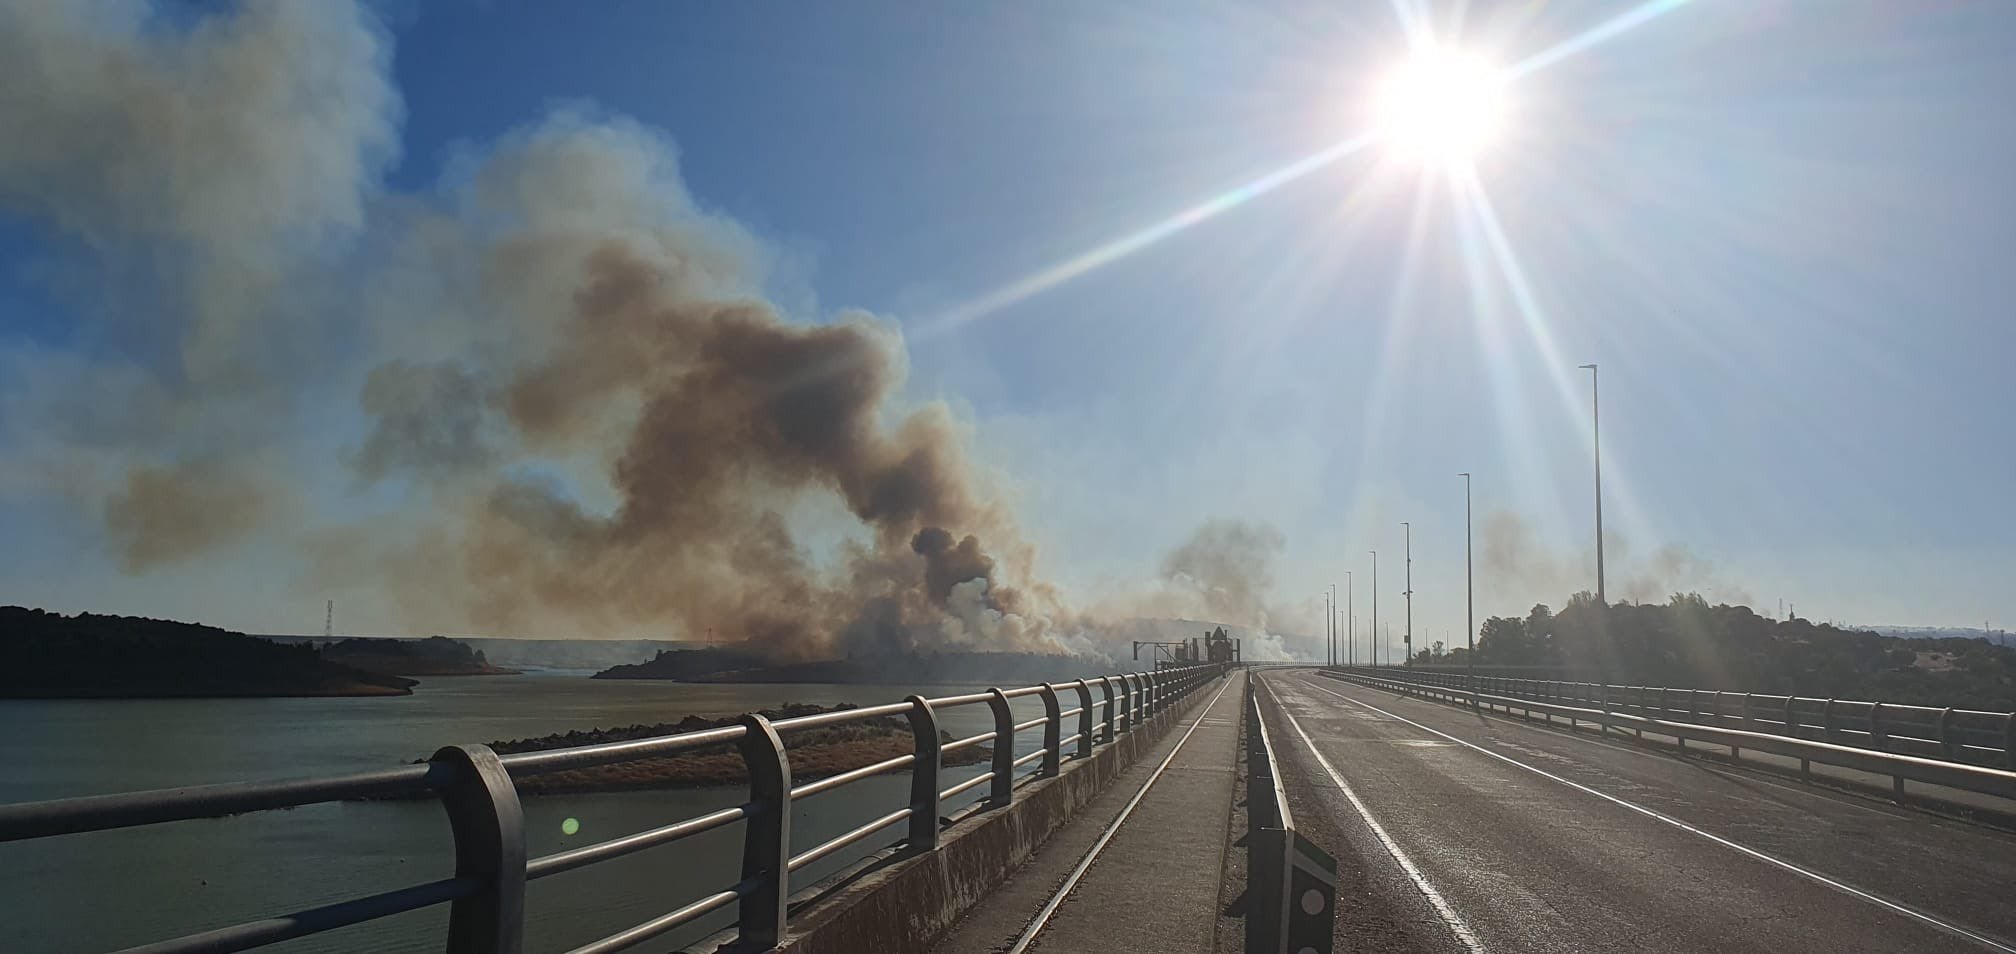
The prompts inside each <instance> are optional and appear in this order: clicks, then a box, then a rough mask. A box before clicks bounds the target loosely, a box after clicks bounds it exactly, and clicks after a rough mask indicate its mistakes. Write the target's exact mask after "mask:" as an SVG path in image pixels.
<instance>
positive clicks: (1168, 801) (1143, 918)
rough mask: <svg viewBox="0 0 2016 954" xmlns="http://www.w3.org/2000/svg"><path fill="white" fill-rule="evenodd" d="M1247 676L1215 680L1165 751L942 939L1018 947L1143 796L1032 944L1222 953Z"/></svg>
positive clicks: (958, 946)
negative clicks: (1224, 881)
mask: <svg viewBox="0 0 2016 954" xmlns="http://www.w3.org/2000/svg"><path fill="white" fill-rule="evenodd" d="M1246 678H1247V676H1246V673H1245V672H1243V671H1235V672H1234V673H1232V674H1231V675H1230V676H1229V677H1227V680H1226V682H1225V683H1221V684H1219V685H1218V686H1209V687H1206V688H1205V690H1204V691H1203V694H1202V697H1203V699H1205V700H1206V702H1205V704H1202V705H1199V706H1198V707H1197V708H1195V709H1192V710H1190V711H1189V712H1187V713H1185V715H1184V717H1183V719H1182V720H1181V722H1179V723H1178V724H1177V725H1176V726H1175V727H1173V728H1172V729H1171V730H1170V732H1169V734H1168V735H1167V736H1166V737H1165V738H1163V739H1162V741H1161V742H1160V743H1159V744H1158V745H1156V747H1155V748H1154V750H1152V751H1151V752H1149V753H1148V754H1147V756H1146V757H1144V758H1142V759H1141V760H1140V761H1138V762H1136V763H1135V764H1133V765H1131V766H1129V767H1128V768H1127V770H1126V771H1125V772H1122V773H1121V774H1120V776H1119V777H1118V778H1116V779H1115V780H1114V783H1113V784H1112V785H1111V786H1110V787H1108V788H1107V790H1106V791H1105V792H1103V793H1101V794H1100V795H1099V797H1098V798H1095V799H1093V800H1092V802H1091V803H1089V804H1088V805H1087V806H1086V807H1085V809H1084V810H1083V811H1081V812H1079V814H1078V815H1077V817H1075V818H1073V819H1072V820H1071V822H1070V823H1068V824H1066V825H1065V826H1064V827H1063V828H1062V829H1060V830H1059V831H1058V832H1057V833H1056V834H1055V835H1052V836H1051V838H1050V840H1049V841H1047V842H1045V843H1044V845H1043V847H1042V848H1041V849H1039V850H1038V851H1037V853H1036V854H1035V855H1034V856H1033V857H1032V858H1031V859H1030V860H1029V861H1028V862H1026V863H1024V864H1023V865H1022V867H1021V868H1019V869H1017V870H1016V871H1015V873H1014V874H1013V875H1012V876H1010V877H1009V879H1008V880H1007V881H1006V882H1005V883H1003V884H1002V885H1001V887H1000V888H998V889H997V890H996V891H994V892H993V893H992V894H991V895H990V896H989V897H988V898H987V900H985V901H982V902H981V903H980V904H979V906H977V907H976V908H975V909H974V910H973V911H972V912H971V913H969V914H968V915H967V916H966V917H965V919H963V920H961V921H960V922H959V924H958V925H957V926H955V927H954V928H953V930H952V932H951V933H950V934H949V935H947V936H946V938H945V939H944V940H943V941H942V942H940V943H939V945H938V947H937V948H936V950H937V951H938V952H939V954H993V952H999V951H1005V950H1008V949H1009V948H1010V947H1011V946H1013V945H1014V944H1015V942H1016V939H1017V938H1018V937H1020V936H1021V935H1022V934H1023V932H1024V930H1025V929H1026V928H1027V927H1028V926H1029V924H1030V923H1031V921H1032V920H1033V919H1034V918H1036V917H1037V915H1038V913H1039V912H1040V911H1041V910H1042V909H1043V908H1044V906H1045V905H1046V904H1047V903H1048V902H1049V901H1050V900H1051V898H1052V897H1053V896H1055V895H1056V894H1057V892H1058V889H1059V888H1060V887H1062V886H1063V884H1064V882H1065V880H1066V878H1067V877H1068V876H1069V875H1070V873H1071V872H1072V871H1073V870H1074V869H1076V868H1077V867H1078V865H1079V864H1080V862H1081V861H1083V859H1084V858H1085V855H1086V853H1087V852H1089V851H1091V850H1092V849H1093V846H1094V845H1095V844H1097V843H1098V841H1099V839H1100V837H1101V836H1102V835H1103V834H1104V833H1105V832H1106V830H1107V829H1108V828H1109V827H1110V826H1111V825H1112V823H1113V821H1114V819H1115V818H1116V817H1117V816H1119V815H1120V813H1121V812H1122V811H1123V810H1125V809H1126V807H1127V805H1128V804H1129V803H1130V802H1133V801H1134V799H1135V796H1136V795H1140V796H1141V799H1140V802H1139V804H1138V805H1136V806H1135V808H1134V810H1133V812H1132V813H1131V814H1129V815H1128V817H1127V818H1126V820H1125V821H1124V822H1123V823H1122V824H1121V825H1120V827H1119V828H1118V829H1117V830H1115V831H1114V833H1113V836H1112V838H1111V839H1110V840H1108V841H1107V843H1106V845H1105V847H1104V848H1103V849H1102V850H1101V851H1100V853H1099V855H1098V856H1097V857H1096V858H1095V859H1094V860H1093V862H1092V864H1091V866H1090V867H1089V868H1087V869H1086V871H1085V874H1084V876H1083V877H1082V878H1081V879H1080V881H1079V882H1078V885H1077V887H1076V888H1075V889H1074V890H1072V891H1071V892H1070V894H1069V895H1068V896H1066V898H1065V899H1064V901H1063V902H1062V903H1061V905H1059V906H1058V907H1057V909H1056V911H1055V912H1054V913H1053V914H1052V915H1051V917H1050V918H1049V920H1048V922H1047V924H1046V925H1045V927H1044V928H1043V929H1042V930H1041V931H1040V932H1039V933H1038V934H1037V936H1036V938H1035V941H1034V942H1033V943H1032V944H1031V945H1030V946H1029V948H1028V949H1029V950H1032V951H1036V950H1042V951H1058V952H1065V951H1093V950H1120V951H1126V950H1134V951H1156V952H1175V954H1185V952H1194V954H1209V952H1212V951H1213V950H1215V949H1216V940H1215V937H1216V934H1217V933H1218V930H1219V924H1220V917H1219V911H1218V907H1219V882H1220V880H1221V878H1222V877H1223V874H1224V871H1225V853H1226V850H1227V846H1228V845H1229V844H1230V834H1231V832H1230V826H1231V816H1232V806H1233V799H1234V795H1235V790H1236V788H1237V783H1238V778H1237V776H1238V771H1237V761H1238V752H1239V709H1240V700H1241V699H1242V698H1244V692H1245V681H1246ZM1220 688H1223V689H1224V691H1223V692H1222V693H1221V692H1220V691H1219V689H1220ZM1193 725H1194V726H1195V730H1194V731H1191V727H1192V726H1193ZM1186 732H1187V733H1188V739H1187V741H1185V734H1186ZM1179 745H1180V746H1181V748H1180V750H1179V749H1178V748H1177V747H1178V746H1179ZM1171 751H1175V752H1176V756H1175V758H1174V759H1173V760H1171V761H1169V763H1168V767H1167V768H1166V769H1163V771H1162V773H1161V775H1160V777H1159V778H1156V779H1155V781H1154V784H1153V785H1152V786H1150V787H1149V788H1148V790H1147V792H1146V793H1145V794H1143V793H1142V791H1141V787H1142V785H1143V784H1146V783H1147V782H1148V781H1149V779H1150V778H1151V777H1153V776H1155V772H1156V769H1157V768H1158V767H1161V766H1162V765H1163V762H1164V760H1165V759H1168V758H1169V753H1170V752H1171Z"/></svg>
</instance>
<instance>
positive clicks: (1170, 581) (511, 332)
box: [0, 0, 1282, 658]
mask: <svg viewBox="0 0 2016 954" xmlns="http://www.w3.org/2000/svg"><path fill="white" fill-rule="evenodd" d="M390 55H391V54H390V41H389V37H388V35H387V34H386V32H385V31H384V30H383V28H382V27H381V25H380V24H378V23H377V22H376V20H375V19H374V17H373V15H372V14H371V13H370V11H369V10H368V9H367V8H366V7H364V6H362V5H361V4H356V3H346V2H335V0H331V2H327V3H314V4H305V3H299V4H297V3H280V2H247V3H245V4H243V5H242V6H238V7H233V8H231V9H230V10H229V11H228V12H208V13H203V14H189V13H187V12H186V11H180V12H177V13H174V14H169V13H164V12H163V11H162V8H160V7H157V6H155V5H153V4H150V3H145V2H136V3H121V4H59V3H35V2H25V0H21V2H0V88H6V89H9V90H14V91H16V95H12V96H8V97H4V98H0V213H4V214H6V215H8V216H9V217H11V218H15V219H18V220H20V221H23V222H25V223H27V224H28V225H29V226H30V227H31V228H34V229H37V230H38V234H40V235H41V236H42V237H44V238H45V239H46V242H45V243H44V245H45V247H46V248H47V249H48V250H49V251H48V254H47V261H46V262H45V263H44V265H45V266H46V267H45V269H44V271H45V273H46V275H47V276H48V279H49V281H48V287H49V289H50V293H51V296H52V297H53V298H56V299H59V300H61V301H62V302H63V304H64V305H65V306H66V308H68V309H70V310H72V311H74V313H76V314H77V315H79V316H81V317H80V319H79V320H80V324H79V328H78V335H77V340H79V341H81V342H84V343H85V345H84V346H82V347H80V348H78V349H76V351H75V353H67V352H65V353H51V352H48V351H43V350H37V349H35V348H32V347H21V348H12V349H10V350H8V351H6V352H0V369H4V371H5V372H7V373H6V374H5V375H4V377H5V379H6V380H8V381H10V382H11V383H10V384H9V385H8V387H7V388H6V389H5V390H4V391H0V402H4V403H0V428H4V430H5V432H6V433H7V434H9V435H11V436H12V437H13V446H15V447H17V448H19V449H20V451H21V453H20V454H18V455H17V456H16V457H15V459H14V460H12V461H9V462H6V463H4V464H0V493H7V494H10V495H22V496H27V497H31V498H35V499H50V498H55V499H62V500H66V501H69V502H70V503H71V504H72V505H73V506H75V507H77V508H78V509H80V510H82V511H84V512H86V513H88V514H90V515H91V517H92V518H93V519H95V520H96V522H97V523H98V524H99V525H100V527H101V529H102V532H103V535H104V540H105V545H106V546H107V548H108V550H109V551H110V552H111V553H112V554H113V555H114V557H115V559H116V561H117V562H118V564H119V565H120V566H121V567H123V568H124V569H125V570H126V571H127V572H129V573H142V572H148V571H152V570H155V569H158V568H161V567H164V566H169V565H173V564H176V563H178V562H181V561H189V560H193V559H198V558H205V557H210V556H213V555H215V554H217V553H218V552H219V551H220V550H222V549H224V548H228V547H232V546H237V545H240V544H243V543H246V542H247V541H264V542H268V543H273V544H275V545H277V546H278V547H280V548H282V549H283V550H284V551H285V552H293V553H308V554H311V555H312V563H313V567H312V570H311V571H310V572H311V575H312V580H310V581H304V588H307V589H312V590H314V591H316V592H321V591H324V590H326V589H329V588H332V587H333V588H342V587H349V588H351V589H358V590H364V591H367V592H370V593H373V594H375V595H376V596H377V598H380V599H382V600H384V601H385V602H386V603H387V606H388V609H387V612H388V613H390V614H392V615H393V616H394V617H395V618H397V619H399V620H402V621H404V622H405V624H406V626H407V627H408V628H409V629H410V630H412V631H416V632H424V631H442V630H460V631H470V630H474V631H492V632H497V631H501V632H516V633H579V634H588V635H635V634H639V633H650V634H676V635H683V636H687V637H699V636H701V635H703V634H713V635H716V636H717V637H719V638H722V639H746V640H749V641H752V642H753V643H755V644H756V645H758V646H760V647H763V648H764V649H765V650H766V651H768V652H769V653H771V654H773V655H775V656H778V657H783V658H792V657H796V658H804V657H810V656H818V655H829V654H833V653H836V652H845V653H860V652H878V651H891V650H913V649H941V648H946V649H949V648H986V649H998V650H1035V651H1060V650H1072V649H1081V648H1084V647H1086V646H1088V645H1091V643H1090V642H1088V640H1089V639H1091V638H1092V637H1093V636H1095V635H1096V633H1097V631H1098V629H1099V627H1100V626H1101V625H1102V624H1101V623H1100V622H1098V621H1097V620H1096V619H1094V618H1093V617H1091V616H1088V615H1086V614H1083V613H1079V612H1077V611H1074V610H1072V609H1071V608H1069V607H1068V606H1067V605H1066V601H1065V600H1064V598H1063V597H1062V595H1061V594H1060V593H1059V592H1058V591H1057V590H1056V589H1055V588H1054V587H1052V586H1050V585H1049V584H1047V583H1046V582H1045V581H1044V580H1043V578H1042V577H1041V576H1040V575H1039V574H1038V573H1037V570H1036V566H1035V563H1036V553H1035V548H1034V547H1033V546H1032V545H1031V543H1030V542H1029V541H1028V540H1027V539H1026V538H1025V537H1024V535H1023V533H1022V532H1021V530H1020V528H1019V526H1018V524H1017V521H1016V519H1015V516H1014V514H1013V513H1011V512H1010V511H1009V510H1008V509H1007V508H1006V507H1005V506H1004V505H1003V504H1002V502H1001V501H1002V500H1003V495H1002V494H1001V493H999V492H998V488H997V487H996V486H995V481H994V480H992V479H990V478H989V476H988V475H985V474H983V473H981V472H980V471H979V470H978V469H977V468H976V466H975V465H974V463H973V461H972V459H971V457H970V455H969V454H968V452H967V449H966V442H967V434H966V431H965V428H964V426H963V425H962V423H961V422H960V421H959V420H958V419H957V418H956V417H955V415H954V414H953V412H952V411H951V410H950V408H949V407H948V406H947V405H945V404H944V403H942V402H939V401H932V400H921V401H920V400H915V399H913V398H911V397H909V396H906V394H905V393H904V386H905V380H906V375H907V367H906V363H907V357H906V352H905V348H904V344H903V342H902V340H901V337H900V335H899V333H898V332H897V330H896V329H895V328H894V327H893V326H892V325H891V324H889V323H887V322H885V321H883V320H881V319H878V318H876V317H875V316H872V315H869V314H866V313H861V312H849V313H845V314H842V315H840V316H838V317H837V318H835V319H833V320H831V321H828V322H824V323H806V322H803V321H793V320H791V319H788V318H787V317H786V316H784V315H783V314H781V313H780V312H779V310H778V309H777V308H776V307H775V306H773V305H772V304H770V303H769V302H768V301H766V300H765V299H764V298H763V297H762V294H761V291H762V288H763V284H764V266H765V251H764V247H763V245H762V243H760V242H758V241H757V240H755V239H754V238H752V237H751V236H750V235H749V234H748V233H747V232H745V231H744V230H743V229H742V228H741V227H739V226H738V225H736V224H735V223H734V222H732V221H728V220H726V219H724V218H723V217H721V216H719V215H717V214H714V213H712V212H710V211H708V210H706V209H704V208H702V207H701V206H700V205H699V204H698V203H696V202H695V201H694V200H693V199H692V197H691V196H689V195H688V193H687V191H686V188H685V185H684V182H683V181H682V179H681V177H680V174H679V170H678V161H677V152H676V149H675V148H674V147H673V145H672V143H671V142H670V141H669V140H667V139H666V138H665V137H664V136H662V135H660V134H658V133H656V132H654V131H652V130H650V129H647V128H645V127H643V126H640V125H638V124H636V123H634V122H631V121H628V120H625V119H622V118H618V117H611V116H607V115H604V114H602V113H600V112H598V111H596V110H594V109H592V108H589V107H585V106H577V107H566V108H559V109H556V110H554V111H552V112H551V113H549V114H548V115H545V116H543V117H540V118H538V119H535V120H534V121H532V122H529V123H528V124H526V125H524V126H522V127H520V128H518V129H517V130H515V131H513V132H511V133H509V134H507V135H505V136H503V137H502V138H501V139H499V140H498V141H496V142H494V143H491V144H488V145H483V146H479V145H463V146H461V147H458V149H457V150H456V152H455V154H454V155H453V156H452V157H451V159H450V161H449V162H448V163H447V164H446V172H445V173H444V174H443V176H442V177H441V179H440V181H439V182H438V183H436V184H435V185H433V186H431V187H428V188H423V189H419V190H412V191H405V190H395V189H392V188H390V187H388V186H387V185H386V184H385V182H384V176H385V174H386V172H387V171H388V170H389V169H390V168H391V167H392V166H393V164H394V162H395V160H396V157H397V148H398V127H399V122H400V119H401V114H402V111H403V106H402V104H401V102H400V99H399V95H398V93H397V91H396V89H395V88H394V86H393V82H392V78H391V72H390ZM332 474H335V475H340V476H339V477H332V476H331V475H332ZM311 499H313V500H318V501H319V502H320V503H319V506H310V505H308V504H307V503H305V501H307V500H311ZM332 501H333V503H332ZM1281 543H1282V541H1281V537H1280V534H1279V533H1278V531H1273V530H1270V529H1262V528H1254V527H1247V526H1243V525H1238V524H1232V523H1224V522H1219V523H1213V524H1209V525H1206V526H1205V527H1204V528H1203V529H1201V530H1200V531H1199V533H1198V536H1197V537H1196V538H1194V539H1193V540H1192V541H1190V542H1189V543H1187V544H1185V545H1183V546H1182V547H1180V548H1178V549H1177V550H1176V551H1175V552H1172V553H1171V554H1170V555H1169V557H1168V559H1167V560H1166V561H1165V563H1164V565H1163V578H1162V581H1161V582H1160V583H1159V584H1158V587H1159V595H1158V596H1157V597H1156V598H1155V599H1154V600H1152V601H1150V603H1148V604H1144V605H1149V606H1162V607H1167V608H1168V611H1169V612H1184V611H1186V610H1188V609H1190V608H1192V607H1198V608H1200V609H1199V610H1198V611H1199V612H1202V613H1205V614H1209V615H1210V616H1211V618H1214V619H1225V620H1226V621H1228V622H1235V623H1239V624H1244V625H1256V626H1258V627H1259V628H1261V629H1263V630H1264V628H1265V625H1266V619H1267V612H1266V608H1265V605H1264V602H1263V601H1264V596H1265V591H1266V589H1267V587H1268V585H1269V584H1270V582H1271V575H1270V572H1271V571H1270V567H1271V560H1272V559H1273V558H1274V557H1276V556H1278V553H1279V551H1280V549H1281Z"/></svg>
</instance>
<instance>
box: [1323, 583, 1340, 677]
mask: <svg viewBox="0 0 2016 954" xmlns="http://www.w3.org/2000/svg"><path fill="white" fill-rule="evenodd" d="M1323 660H1324V662H1323V664H1324V665H1326V666H1335V665H1337V585H1336V584H1334V583H1333V584H1331V585H1330V586H1329V587H1328V588H1327V589H1325V590H1324V591H1323Z"/></svg>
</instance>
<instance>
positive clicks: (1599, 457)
mask: <svg viewBox="0 0 2016 954" xmlns="http://www.w3.org/2000/svg"><path fill="white" fill-rule="evenodd" d="M1581 367H1582V368H1583V369H1584V370H1586V371H1588V372H1589V441H1590V444H1591V445H1592V446H1593V448H1594V450H1595V457H1596V603H1597V605H1599V606H1609V605H1610V602H1609V600H1607V599H1605V598H1604V595H1603V427H1602V425H1603V410H1602V398H1601V395H1600V393H1599V392H1598V390H1597V387H1596V366H1595V365H1593V364H1585V365H1582V366H1581Z"/></svg>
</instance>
